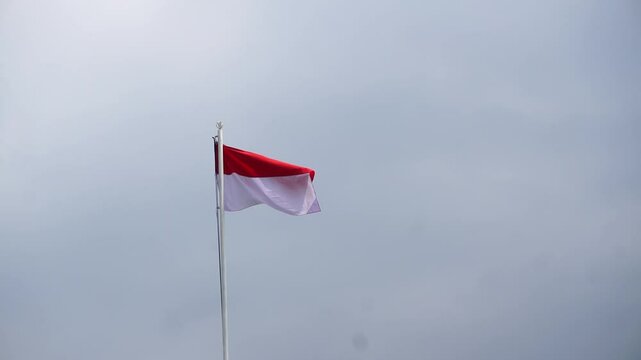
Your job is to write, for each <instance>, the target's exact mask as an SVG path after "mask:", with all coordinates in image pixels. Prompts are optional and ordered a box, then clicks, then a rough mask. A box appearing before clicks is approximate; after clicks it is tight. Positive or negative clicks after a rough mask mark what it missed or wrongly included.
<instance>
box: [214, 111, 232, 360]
mask: <svg viewBox="0 0 641 360" xmlns="http://www.w3.org/2000/svg"><path fill="white" fill-rule="evenodd" d="M216 127H217V128H218V135H217V137H216V139H217V141H216V146H217V153H218V154H217V155H218V169H217V170H218V176H217V177H216V205H217V207H216V218H217V219H218V274H219V276H220V313H221V319H222V328H223V360H228V359H229V341H228V340H229V339H228V334H227V332H228V331H227V277H226V276H225V242H224V239H223V235H224V224H225V186H224V185H225V181H224V178H225V176H224V175H225V172H224V166H223V165H224V164H223V161H224V160H223V123H222V121H219V122H217V123H216Z"/></svg>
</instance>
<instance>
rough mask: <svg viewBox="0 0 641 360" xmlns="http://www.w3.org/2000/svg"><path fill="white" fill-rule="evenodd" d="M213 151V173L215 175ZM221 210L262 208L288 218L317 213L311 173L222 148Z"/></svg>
mask: <svg viewBox="0 0 641 360" xmlns="http://www.w3.org/2000/svg"><path fill="white" fill-rule="evenodd" d="M217 154H218V149H216V172H218V156H217ZM223 167H224V169H223V172H224V184H225V186H224V193H225V194H224V195H225V210H227V211H238V210H243V209H246V208H248V207H250V206H254V205H259V204H265V205H268V206H271V207H272V208H274V209H276V210H280V211H282V212H284V213H287V214H291V215H305V214H311V213H315V212H319V211H320V206H319V205H318V200H317V199H316V192H315V191H314V186H313V185H312V181H313V180H314V174H315V172H314V170H313V169H310V168H306V167H303V166H298V165H293V164H288V163H286V162H283V161H279V160H275V159H271V158H268V157H266V156H263V155H260V154H256V153H252V152H249V151H245V150H241V149H236V148H233V147H231V146H227V145H223Z"/></svg>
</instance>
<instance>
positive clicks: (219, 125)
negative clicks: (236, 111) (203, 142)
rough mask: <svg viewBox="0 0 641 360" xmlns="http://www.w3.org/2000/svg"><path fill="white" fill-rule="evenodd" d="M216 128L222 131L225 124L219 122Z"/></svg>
mask: <svg viewBox="0 0 641 360" xmlns="http://www.w3.org/2000/svg"><path fill="white" fill-rule="evenodd" d="M216 127H217V128H218V129H222V128H223V122H222V121H218V122H217V123H216Z"/></svg>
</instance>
